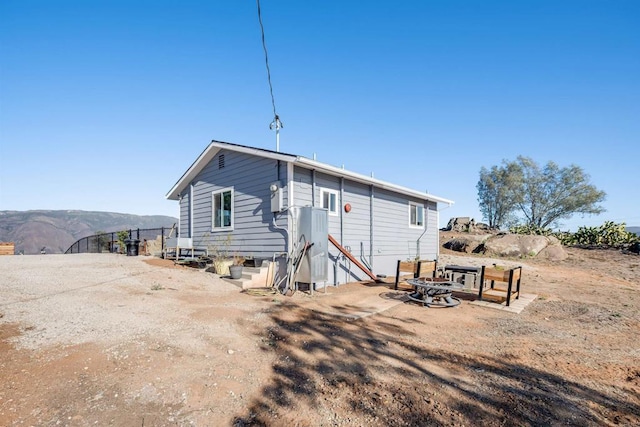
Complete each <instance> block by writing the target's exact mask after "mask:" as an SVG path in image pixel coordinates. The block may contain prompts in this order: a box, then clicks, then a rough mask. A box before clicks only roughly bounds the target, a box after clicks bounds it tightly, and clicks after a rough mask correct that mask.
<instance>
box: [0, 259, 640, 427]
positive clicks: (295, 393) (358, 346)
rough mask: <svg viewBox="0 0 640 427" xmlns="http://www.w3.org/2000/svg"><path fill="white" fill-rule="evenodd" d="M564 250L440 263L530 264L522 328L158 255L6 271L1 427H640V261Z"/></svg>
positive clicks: (515, 319) (0, 332)
mask: <svg viewBox="0 0 640 427" xmlns="http://www.w3.org/2000/svg"><path fill="white" fill-rule="evenodd" d="M568 253H569V258H568V259H567V260H565V261H561V262H549V261H542V260H536V259H524V260H517V259H509V260H505V259H500V260H496V259H488V258H484V257H482V256H479V255H473V256H472V255H466V254H463V255H461V254H456V253H451V252H447V251H445V250H443V251H442V254H441V257H440V260H439V261H440V263H445V264H462V265H489V264H492V263H494V262H496V263H500V264H503V265H505V266H511V265H522V266H523V281H522V292H523V293H526V294H532V295H536V298H535V299H534V300H533V301H532V302H531V303H530V304H529V305H527V306H526V307H525V308H524V309H523V310H522V311H521V312H520V313H512V312H508V311H505V310H498V309H493V308H489V307H482V306H478V305H475V304H473V303H472V300H471V299H463V300H462V303H461V304H460V305H459V306H458V307H455V308H427V307H423V306H421V305H420V304H417V303H415V302H411V301H408V302H403V299H402V296H403V295H404V294H405V292H404V291H394V290H393V287H392V285H389V284H384V283H377V284H374V283H369V284H366V283H352V284H348V285H344V286H340V287H337V288H333V287H332V288H329V290H328V291H327V292H326V293H324V292H316V293H314V294H313V295H311V294H309V293H307V292H300V291H298V292H296V293H295V294H294V295H293V296H282V295H279V294H268V293H265V294H262V295H259V294H247V293H243V292H240V289H239V288H237V287H235V286H234V285H232V284H229V283H227V282H225V281H224V280H222V279H220V278H219V277H218V276H216V275H214V274H211V273H207V272H205V271H203V270H198V269H192V268H189V267H181V266H176V265H174V264H173V262H171V261H165V260H161V259H158V258H153V257H146V256H138V257H126V256H123V255H114V254H79V255H33V256H13V257H12V256H5V257H0V425H2V426H28V425H32V426H190V425H193V426H365V425H367V426H560V425H562V426H566V425H569V426H581V427H582V426H616V425H619V426H637V425H640V257H639V256H638V255H634V254H625V253H621V252H620V251H615V250H582V249H569V250H568ZM496 305H497V304H496ZM372 307H382V308H381V309H380V310H373V309H372ZM496 308H497V307H496ZM354 313H355V314H358V315H354ZM363 313H364V314H369V315H365V316H363V317H361V318H358V316H359V315H361V314H363Z"/></svg>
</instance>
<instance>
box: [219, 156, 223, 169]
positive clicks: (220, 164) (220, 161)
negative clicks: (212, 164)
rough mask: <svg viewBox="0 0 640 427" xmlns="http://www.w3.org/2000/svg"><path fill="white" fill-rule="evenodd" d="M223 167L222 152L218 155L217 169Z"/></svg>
mask: <svg viewBox="0 0 640 427" xmlns="http://www.w3.org/2000/svg"><path fill="white" fill-rule="evenodd" d="M223 167H224V154H220V155H219V156H218V169H222V168H223Z"/></svg>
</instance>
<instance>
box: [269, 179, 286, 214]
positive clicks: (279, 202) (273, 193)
mask: <svg viewBox="0 0 640 427" xmlns="http://www.w3.org/2000/svg"><path fill="white" fill-rule="evenodd" d="M269 192H270V200H271V212H273V213H278V212H281V211H282V209H283V207H284V206H283V205H284V204H283V197H282V187H280V183H279V182H274V183H273V184H271V185H270V186H269Z"/></svg>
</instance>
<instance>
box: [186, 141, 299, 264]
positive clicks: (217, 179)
mask: <svg viewBox="0 0 640 427" xmlns="http://www.w3.org/2000/svg"><path fill="white" fill-rule="evenodd" d="M220 155H224V167H222V168H220V167H219V166H220V162H219V156H220ZM278 173H280V182H281V185H282V186H285V184H286V182H287V176H286V174H287V168H286V165H284V164H279V162H278V161H277V160H272V159H268V158H263V157H257V156H251V155H248V154H244V153H238V152H235V151H229V150H221V151H220V152H219V153H218V154H217V155H216V156H215V158H214V159H213V160H212V161H211V162H210V163H209V164H207V165H206V166H205V167H204V168H203V169H202V171H201V172H200V173H199V174H198V175H197V176H196V177H195V178H194V180H193V182H192V184H193V208H192V209H191V211H192V214H193V218H192V221H193V236H190V237H193V243H194V246H195V247H197V248H200V249H209V253H210V255H216V253H215V252H220V251H224V252H227V251H228V252H229V253H230V254H233V253H238V254H240V255H244V256H251V257H255V258H270V257H271V256H272V255H273V254H274V253H276V252H284V251H285V250H286V233H284V232H283V231H281V230H277V229H276V228H274V227H273V218H274V216H273V213H272V212H271V202H270V189H269V186H270V184H271V183H274V182H276V181H278ZM225 188H232V189H233V229H232V230H226V231H221V230H212V205H213V203H212V193H213V192H214V191H217V190H222V189H225ZM283 191H285V193H284V194H285V195H284V200H285V205H286V204H287V202H286V199H287V195H286V189H284V190H283ZM182 204H185V205H186V204H187V203H185V202H184V198H183V202H182V203H181V209H180V216H181V217H180V221H181V224H187V223H188V220H187V219H185V218H188V216H189V209H188V208H186V207H183V206H182ZM276 218H277V219H276V225H277V226H278V227H282V228H285V227H286V226H287V218H286V214H278V215H277V216H276ZM184 231H185V230H182V231H181V235H182V236H183V237H186V235H185V234H184ZM227 239H228V240H227Z"/></svg>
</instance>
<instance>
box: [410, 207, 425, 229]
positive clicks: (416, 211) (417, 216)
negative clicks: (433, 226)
mask: <svg viewBox="0 0 640 427" xmlns="http://www.w3.org/2000/svg"><path fill="white" fill-rule="evenodd" d="M409 226H410V227H416V228H424V206H423V205H421V204H418V203H412V202H409Z"/></svg>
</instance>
